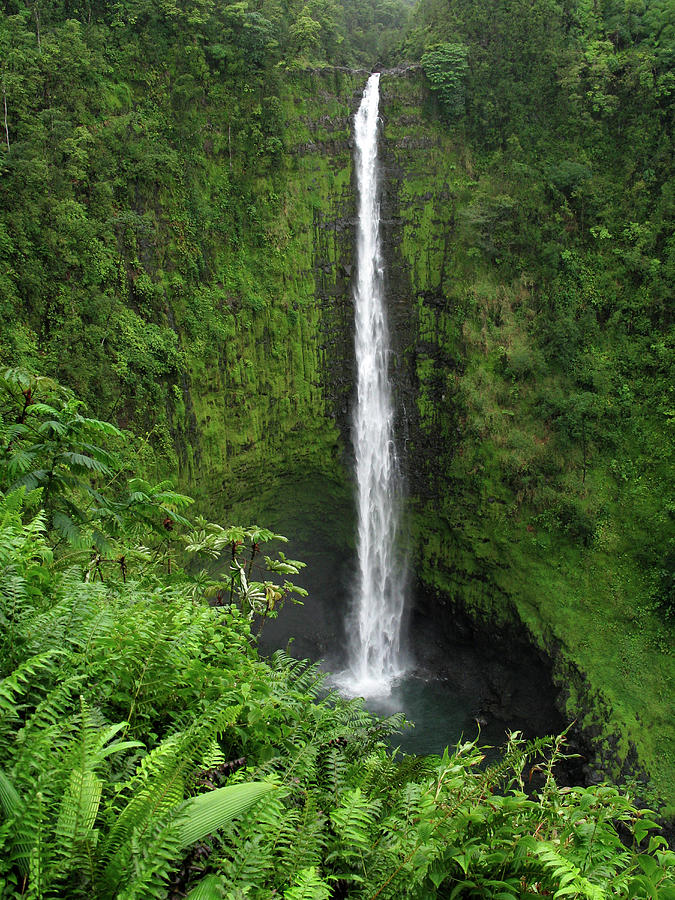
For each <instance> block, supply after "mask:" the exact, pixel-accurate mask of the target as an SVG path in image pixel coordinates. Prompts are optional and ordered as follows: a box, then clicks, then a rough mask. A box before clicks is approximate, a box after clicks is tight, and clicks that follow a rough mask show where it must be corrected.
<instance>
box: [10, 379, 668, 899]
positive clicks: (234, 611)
mask: <svg viewBox="0 0 675 900" xmlns="http://www.w3.org/2000/svg"><path fill="white" fill-rule="evenodd" d="M0 390H1V394H0V447H1V448H2V450H1V453H2V455H1V457H0V622H1V623H2V630H1V632H0V649H1V653H0V676H1V680H0V809H2V813H3V818H2V822H1V823H0V849H1V850H2V852H1V853H0V859H1V861H0V896H2V897H3V898H12V897H35V898H43V897H44V898H48V897H73V898H75V897H83V898H84V897H87V898H107V897H109V898H114V897H120V898H134V897H137V898H148V897H167V896H170V897H174V898H179V897H189V898H192V900H198V898H202V900H211V898H230V900H236V898H243V897H260V898H263V897H265V898H266V897H269V896H279V897H281V896H283V897H284V898H286V900H301V898H302V900H322V898H323V900H326V898H328V897H346V896H351V897H364V898H365V897H370V898H375V897H383V898H384V897H389V898H402V897H411V898H422V897H429V898H431V897H458V896H460V897H476V898H478V897H495V898H496V897H500V898H507V897H509V898H517V897H523V896H535V895H536V896H542V895H549V896H552V895H555V896H557V897H567V896H570V897H579V898H582V897H583V898H590V900H601V898H604V897H607V896H617V897H626V898H628V897H642V898H664V900H667V898H672V897H673V896H675V866H674V863H675V853H674V852H673V851H670V850H668V849H667V847H666V844H665V841H664V839H663V838H661V837H659V836H657V835H655V834H654V833H653V832H654V830H655V827H656V826H655V824H654V823H653V821H652V819H651V813H650V812H649V811H648V810H645V809H642V810H638V809H636V807H635V806H634V804H633V803H632V802H631V800H630V799H629V798H628V797H626V796H623V795H622V794H620V793H619V792H618V791H617V789H615V788H613V787H609V786H600V787H595V788H589V789H585V788H581V787H572V788H570V787H559V786H558V785H557V784H556V780H555V762H556V760H558V759H559V758H560V757H561V755H562V754H564V736H563V737H559V738H555V739H553V738H550V739H541V740H538V741H535V742H533V743H525V742H524V741H523V740H522V739H521V738H520V737H519V735H518V734H514V735H512V736H511V739H510V741H509V743H508V745H507V746H506V747H505V749H504V754H503V757H502V758H501V760H500V761H499V762H497V763H495V764H493V765H491V766H490V767H488V768H485V767H484V766H482V765H481V762H482V760H483V756H482V754H481V752H480V750H479V749H478V748H477V747H476V745H475V744H474V743H462V744H460V745H458V746H457V748H455V749H454V750H453V751H452V752H449V751H446V752H445V753H444V754H443V756H442V757H429V758H418V757H407V756H402V755H400V754H398V753H396V752H393V753H392V752H391V750H390V749H389V748H388V746H387V738H388V737H389V736H391V735H392V734H395V733H396V732H397V730H399V729H400V728H401V727H402V725H403V722H402V720H401V717H400V716H394V717H392V718H391V719H389V720H380V719H377V718H375V717H373V716H371V715H370V714H369V713H367V712H366V711H365V710H364V709H363V706H362V701H361V700H353V701H349V702H348V701H346V700H343V699H341V698H340V697H339V696H337V695H336V694H334V693H332V692H328V693H326V692H325V690H324V689H322V680H323V679H322V677H321V676H320V675H319V674H318V673H317V671H316V669H315V667H313V666H308V665H307V663H302V662H298V661H296V660H293V659H291V658H289V657H287V656H286V655H284V654H281V653H279V654H277V655H276V656H275V657H274V658H273V659H272V660H269V661H263V660H261V659H260V658H259V657H258V655H257V652H256V649H255V637H254V636H253V632H255V631H256V630H257V629H258V628H259V627H260V625H261V624H262V623H263V622H264V618H265V616H267V615H270V614H274V611H275V610H274V602H275V600H276V601H277V602H282V601H283V600H284V599H285V598H286V597H287V596H288V595H289V594H291V593H292V592H293V586H292V585H291V584H290V583H289V582H288V581H287V580H286V579H285V577H284V576H285V575H287V574H294V573H297V571H298V568H299V565H300V564H299V563H297V562H295V561H289V560H286V559H285V557H284V556H283V555H282V554H279V557H278V558H270V557H264V565H263V566H260V565H259V564H258V563H259V561H260V560H261V557H260V555H259V545H260V544H261V543H264V542H265V541H268V540H270V539H271V538H272V537H277V538H278V536H274V535H272V534H271V533H269V532H265V531H263V530H261V529H256V528H251V529H241V528H237V527H233V528H228V529H223V528H220V527H219V526H217V525H215V524H208V523H204V522H203V521H202V522H199V523H197V525H196V527H195V525H194V524H193V523H191V522H190V521H189V520H188V519H187V518H186V516H185V511H186V507H188V506H189V502H190V501H189V498H187V497H185V496H184V495H180V494H176V493H175V492H173V491H170V490H169V489H168V487H167V486H166V485H159V486H154V487H151V486H149V485H147V484H144V483H140V480H139V479H138V478H137V477H136V476H134V475H133V474H130V473H129V466H130V461H131V460H132V459H133V443H132V444H131V445H130V444H128V443H127V441H126V440H125V437H124V435H122V434H121V433H120V432H119V431H118V430H117V428H116V427H114V426H112V425H110V424H108V423H105V422H102V421H100V420H97V419H92V418H89V417H87V416H85V415H84V414H83V409H82V406H81V404H78V403H77V402H76V401H75V400H74V399H73V397H72V395H71V394H70V393H69V392H67V391H65V390H64V389H62V388H60V386H58V385H57V384H55V383H54V382H51V381H49V380H48V379H44V378H35V377H31V376H29V375H28V374H27V373H25V372H23V371H20V370H9V371H8V372H6V373H5V375H4V377H3V379H2V382H1V383H0ZM111 437H114V438H115V439H116V440H117V447H116V451H115V452H114V453H113V452H111V451H110V450H108V449H106V450H104V449H102V447H101V445H100V442H101V441H104V442H105V443H106V444H108V443H109V439H110V438H111ZM172 545H173V546H172ZM178 545H182V546H183V548H184V550H185V552H186V553H187V554H188V556H191V557H195V558H198V557H199V556H202V558H205V559H207V558H208V557H209V556H212V555H218V554H220V553H222V552H224V553H225V555H226V557H227V558H228V559H229V560H230V564H229V567H226V569H227V570H226V572H225V573H224V574H223V575H222V576H220V578H219V579H217V580H215V581H214V579H213V577H210V576H208V575H207V574H206V572H205V571H200V572H198V573H197V570H196V568H195V567H194V566H192V567H191V568H190V569H189V570H186V569H184V568H181V567H179V566H177V564H176V547H177V546H178ZM182 558H183V559H185V558H186V557H185V554H183V555H182ZM172 560H173V562H172ZM261 569H262V577H263V579H264V580H261V581H257V580H256V581H254V580H253V578H257V577H258V575H259V573H260V570H261ZM266 576H269V577H266ZM209 598H210V599H211V602H209Z"/></svg>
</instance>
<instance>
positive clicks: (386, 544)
mask: <svg viewBox="0 0 675 900" xmlns="http://www.w3.org/2000/svg"><path fill="white" fill-rule="evenodd" d="M379 81H380V76H379V73H376V74H374V75H371V76H370V78H369V79H368V83H367V85H366V89H365V91H364V93H363V99H362V101H361V105H360V107H359V110H358V112H357V114H356V121H355V145H356V173H357V183H358V193H359V210H358V212H359V218H358V236H357V260H356V263H357V281H356V285H355V288H354V308H355V324H356V337H355V350H356V363H357V405H356V410H355V413H354V423H353V440H354V450H355V454H356V481H357V486H358V493H357V507H358V510H357V513H358V577H357V588H356V596H355V602H354V608H353V613H352V619H351V621H350V623H349V630H350V659H349V669H348V671H347V672H346V673H345V674H344V676H343V686H344V687H345V688H346V689H347V690H348V691H349V692H350V693H353V694H360V695H364V696H373V695H378V694H386V693H388V692H389V691H390V689H391V684H392V681H393V680H394V679H395V678H396V676H398V675H400V674H402V669H403V666H402V662H401V659H400V635H401V619H402V616H403V609H404V599H405V597H404V594H405V576H404V569H405V566H404V564H403V561H402V559H401V555H400V549H399V546H398V545H399V540H398V538H399V531H400V495H401V484H400V475H399V469H398V465H397V459H396V447H395V443H394V404H393V400H392V391H391V384H390V381H389V373H388V368H389V365H388V364H389V355H390V351H389V336H388V330H387V321H386V313H385V306H384V295H383V262H382V252H381V244H380V194H379V166H378V156H377V132H378V107H379Z"/></svg>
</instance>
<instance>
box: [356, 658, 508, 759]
mask: <svg viewBox="0 0 675 900" xmlns="http://www.w3.org/2000/svg"><path fill="white" fill-rule="evenodd" d="M478 702H479V698H477V697H476V698H473V700H472V698H469V697H467V696H466V695H465V694H463V693H459V692H457V691H455V690H453V689H452V687H451V686H450V685H449V684H448V683H447V682H444V681H439V680H437V679H433V678H423V677H421V676H418V675H408V676H404V677H402V678H401V679H399V680H398V681H397V682H395V683H394V685H393V686H392V690H391V693H390V694H389V695H387V696H380V697H369V698H367V699H366V701H365V705H366V707H367V708H368V709H369V710H370V711H371V712H374V713H376V714H377V715H380V716H390V715H392V714H393V713H397V712H402V713H403V714H404V715H405V717H406V719H407V720H408V721H409V722H410V726H408V727H405V728H404V729H403V731H402V732H401V733H400V734H394V735H392V737H391V740H390V743H391V745H392V746H393V747H400V748H401V750H403V752H404V753H416V754H420V755H423V754H429V753H434V754H439V755H440V754H442V753H443V751H444V749H445V748H446V747H450V748H452V747H454V745H455V744H457V743H458V742H459V741H460V740H464V741H466V740H474V739H475V738H477V737H478V738H479V743H480V744H481V745H488V746H492V747H499V746H501V745H502V744H503V743H504V742H505V740H506V730H507V726H506V724H505V723H504V722H501V721H498V720H497V719H492V720H486V719H485V718H484V717H483V716H482V715H480V714H477V707H476V704H477V703H478ZM479 719H480V720H481V721H480V724H479Z"/></svg>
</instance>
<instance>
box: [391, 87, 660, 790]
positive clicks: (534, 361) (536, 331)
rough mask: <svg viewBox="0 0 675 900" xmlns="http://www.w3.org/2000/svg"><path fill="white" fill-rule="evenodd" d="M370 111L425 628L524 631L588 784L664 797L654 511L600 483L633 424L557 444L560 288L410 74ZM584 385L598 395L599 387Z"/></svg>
mask: <svg viewBox="0 0 675 900" xmlns="http://www.w3.org/2000/svg"><path fill="white" fill-rule="evenodd" d="M382 117H383V123H384V124H383V143H382V148H383V158H384V168H385V179H384V180H385V185H386V187H385V194H384V198H383V213H384V219H385V248H386V263H387V271H388V278H389V298H390V303H391V316H392V321H393V322H394V323H395V327H394V333H395V339H396V344H397V351H398V352H397V384H398V390H399V400H400V408H401V411H402V416H401V419H402V420H401V425H400V428H401V436H402V438H403V440H404V441H405V446H406V459H407V468H408V478H409V485H410V518H411V534H412V542H413V555H414V560H415V574H416V576H417V578H418V579H419V581H420V584H421V585H422V587H423V590H422V591H421V592H420V593H419V595H418V610H417V612H418V614H419V615H421V616H422V617H424V618H431V619H433V620H434V621H436V622H438V623H439V629H438V630H439V631H440V632H442V630H443V629H444V628H446V629H448V628H449V629H450V630H452V622H453V621H454V620H455V618H456V617H457V616H458V615H459V616H462V617H463V616H465V615H467V614H468V616H469V618H470V620H472V621H473V622H474V623H475V624H476V627H477V628H478V629H479V630H480V631H481V632H482V633H483V634H485V632H487V633H490V632H492V634H493V635H494V637H495V640H499V636H500V635H501V636H502V637H503V636H504V635H509V634H511V635H512V636H514V638H515V637H516V636H517V635H521V636H522V634H523V631H524V633H525V634H526V635H528V636H529V640H530V641H531V645H532V646H533V648H534V647H537V648H539V650H540V651H542V652H545V653H546V654H547V655H548V656H549V657H550V658H552V659H553V660H554V678H555V679H557V682H558V685H559V688H560V697H559V705H560V707H561V709H563V708H565V707H566V713H567V715H568V716H569V718H570V719H571V718H573V717H574V718H577V719H578V720H579V730H580V732H581V733H582V735H583V737H584V738H585V739H586V740H587V741H589V742H590V743H591V744H592V746H593V757H592V759H591V760H590V763H589V770H588V771H589V774H592V773H593V772H596V771H599V772H600V773H604V774H606V775H608V776H610V777H617V776H618V775H619V773H623V774H624V775H626V774H635V772H636V771H637V770H640V769H641V771H642V772H643V773H644V772H645V771H646V772H648V774H649V776H650V777H651V778H652V779H653V780H654V782H655V783H656V784H657V785H658V788H659V790H661V791H662V792H663V793H664V795H665V796H667V797H669V798H671V799H672V788H671V783H672V779H671V777H670V772H671V771H672V767H673V760H674V759H675V745H674V744H673V736H672V733H671V729H670V726H669V724H668V720H669V713H668V708H667V707H668V704H667V701H666V702H664V700H665V698H666V697H667V696H668V695H669V694H671V692H672V689H673V667H672V663H671V661H670V658H669V655H668V653H667V651H666V648H667V646H668V644H669V637H668V630H667V625H664V624H663V623H662V620H660V619H659V616H658V615H654V613H653V610H654V605H653V600H652V599H650V598H651V597H652V596H653V594H652V591H653V587H650V584H651V582H650V576H649V575H648V574H647V573H646V572H645V570H644V561H645V559H646V558H647V554H648V553H649V547H650V543H649V540H650V539H645V535H644V533H643V536H642V537H640V538H637V541H638V542H640V541H642V542H643V543H642V544H640V546H641V547H642V549H641V550H639V549H638V547H637V545H636V543H635V541H636V538H635V537H634V535H635V534H636V533H637V531H638V528H639V527H640V526H639V525H638V524H637V523H639V522H640V521H641V520H642V517H643V516H653V515H654V512H647V509H648V503H647V500H646V497H647V494H646V493H642V495H641V497H638V496H637V495H636V494H631V493H630V491H629V489H628V488H627V487H626V485H625V483H624V484H621V483H619V484H617V480H616V479H615V478H614V477H613V475H612V472H613V471H614V467H615V465H616V460H614V461H612V456H613V455H617V456H618V455H619V453H625V454H626V455H632V454H634V453H635V452H636V451H635V448H634V447H633V446H632V444H631V440H632V438H631V437H630V436H629V431H628V430H627V431H626V432H625V435H627V437H623V438H621V437H619V438H618V439H617V438H615V440H617V441H618V444H619V446H620V447H621V449H620V450H619V449H618V447H617V444H614V445H613V446H612V445H611V444H610V449H609V452H608V451H607V449H606V447H603V444H602V441H603V437H602V433H601V432H596V436H595V437H594V438H588V432H587V431H585V430H584V427H586V428H588V427H590V426H588V425H587V426H583V419H582V427H581V429H580V430H579V434H578V437H577V439H576V441H575V440H573V441H571V442H570V441H569V439H568V435H569V433H570V426H569V420H568V421H567V422H565V420H564V419H563V418H562V417H561V416H558V415H557V414H556V412H555V411H556V409H557V410H560V409H561V408H562V407H563V406H564V404H568V408H569V407H571V406H572V405H573V403H574V402H576V400H575V399H574V396H575V395H574V391H575V390H577V391H578V387H575V385H574V381H573V380H571V379H569V377H568V376H566V375H565V374H564V372H563V371H561V369H560V368H559V367H557V366H556V360H555V358H554V356H553V357H551V358H550V359H548V358H547V357H546V356H545V355H544V351H543V350H542V342H541V338H540V334H541V332H542V330H544V329H543V328H542V322H543V321H545V322H546V323H547V324H549V323H554V327H559V328H560V329H561V330H562V336H561V344H560V347H561V348H562V349H561V350H560V351H558V352H560V353H564V352H565V351H566V350H567V349H569V345H570V344H572V342H573V341H574V340H575V339H576V340H578V338H575V337H574V328H576V327H577V326H576V323H574V322H571V324H569V323H568V325H567V326H566V325H565V321H567V320H565V319H564V316H563V315H562V314H561V312H560V309H561V307H562V308H564V303H565V302H566V301H565V295H564V291H565V290H568V289H569V288H568V287H563V290H562V291H561V294H560V299H559V300H557V301H556V302H557V303H560V304H561V307H556V306H555V305H553V303H552V301H550V300H549V301H548V302H549V303H550V304H551V305H549V306H548V307H547V306H546V303H545V302H543V300H544V298H546V297H547V296H548V297H551V296H555V291H556V290H558V289H559V288H558V287H557V286H554V285H553V283H552V282H551V281H549V280H548V279H547V277H546V276H545V275H544V274H542V270H541V269H539V268H538V267H537V266H536V265H535V264H534V263H533V261H532V260H533V255H532V253H531V252H530V251H531V250H532V251H534V253H535V255H536V252H537V250H536V248H534V247H528V246H527V243H526V241H524V237H526V236H527V229H528V223H527V220H526V214H525V213H523V212H522V211H521V210H519V203H518V197H519V190H522V188H519V187H518V185H517V184H515V183H514V182H513V179H508V178H506V177H504V175H503V174H501V173H499V171H497V174H495V167H494V166H491V167H490V166H486V165H485V161H484V160H483V161H482V165H479V164H478V163H477V162H476V163H474V160H473V158H472V148H471V146H470V145H469V144H468V143H467V142H466V140H465V139H464V138H463V136H462V134H461V132H460V131H459V130H458V129H454V130H451V129H447V128H443V127H440V126H439V122H438V117H437V115H436V111H435V110H434V108H433V105H432V103H431V101H430V99H429V96H428V94H427V92H426V90H425V87H424V83H423V79H422V78H421V76H420V75H419V73H416V72H414V71H410V72H408V73H406V74H400V73H399V74H398V75H396V76H391V77H389V76H386V75H385V76H383V78H382ZM524 190H525V192H527V191H528V190H529V188H528V186H527V184H525V187H524ZM541 214H542V215H546V212H545V207H544V206H542V213H541ZM561 243H562V241H561ZM563 258H565V254H564V253H563ZM585 265H586V266H587V267H588V271H592V267H593V265H597V261H590V260H589V261H588V262H586V263H585ZM591 317H592V321H591V319H589V320H588V322H587V324H586V325H585V327H586V328H588V329H589V331H590V332H592V333H593V335H594V337H593V342H594V345H595V348H596V350H595V352H597V348H598V347H602V346H603V342H605V343H604V346H605V347H606V350H605V359H606V358H607V356H608V355H609V354H610V353H611V352H612V343H611V341H612V338H611V336H608V337H607V338H605V337H604V336H603V333H602V329H601V328H600V329H598V325H597V324H596V323H595V316H594V314H593V313H592V312H591ZM558 321H559V324H556V323H558ZM565 327H567V328H569V333H568V335H565V333H564V329H565ZM566 342H567V343H566ZM546 352H550V351H546ZM598 355H599V357H600V358H601V359H602V355H601V354H598ZM586 358H588V355H587V357H586ZM575 365H577V366H578V365H579V363H576V364H575ZM581 365H583V363H582V364H581ZM556 372H557V374H556ZM586 377H587V378H588V379H589V383H592V384H593V385H594V387H592V388H591V391H593V392H597V393H599V394H600V395H601V396H602V391H603V388H602V376H600V375H599V374H597V373H596V374H594V375H592V376H586ZM591 379H594V380H593V381H591ZM568 391H569V396H568V394H567V392H568ZM576 396H579V395H578V394H577V395H576ZM589 396H591V395H589V394H588V393H586V394H584V398H585V399H587V398H588V397H589ZM594 399H595V398H594ZM595 402H600V403H606V404H608V406H609V407H610V408H611V406H612V405H613V404H615V403H616V400H615V399H614V398H613V396H612V394H611V392H609V393H608V394H606V395H605V397H604V399H603V400H595ZM643 414H644V413H643ZM645 431H647V429H645ZM652 433H656V432H652ZM664 438H665V435H664V436H663V438H658V439H657V440H656V443H655V445H654V447H653V453H654V457H655V458H656V459H660V452H661V451H660V449H659V447H660V446H661V445H660V444H659V441H660V440H662V439H664ZM591 441H593V449H592V450H590V449H589V446H590V443H591ZM640 452H644V450H642V451H640ZM650 490H651V491H652V492H656V491H657V490H658V488H657V479H656V480H654V482H653V483H651V484H650V487H649V488H647V487H646V486H645V491H647V492H648V491H650ZM656 496H657V494H656V493H654V495H653V499H654V501H655V505H654V506H653V507H649V508H650V509H652V510H656V509H657V503H656ZM655 524H656V521H655V520H654V525H655ZM650 611H651V612H650ZM440 640H442V638H441V639H440ZM508 643H509V642H508V640H507V641H506V642H504V644H503V646H504V652H505V653H506V654H508ZM644 709H648V710H649V713H648V715H649V720H650V721H649V723H646V722H645V720H644V718H643V715H644V714H643V710H644ZM636 748H637V749H636ZM661 748H663V749H661ZM638 759H639V763H638V762H637V760H638Z"/></svg>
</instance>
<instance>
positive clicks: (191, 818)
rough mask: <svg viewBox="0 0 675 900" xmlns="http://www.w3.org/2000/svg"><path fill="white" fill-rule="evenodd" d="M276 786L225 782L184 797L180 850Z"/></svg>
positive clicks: (262, 783)
mask: <svg viewBox="0 0 675 900" xmlns="http://www.w3.org/2000/svg"><path fill="white" fill-rule="evenodd" d="M275 789H276V788H275V785H273V784H268V783H267V782H264V781H251V782H248V783H247V784H234V785H228V786H227V787H223V788H218V789H217V790H215V791H209V792H208V793H206V794H200V795H199V796H198V797H192V798H191V799H190V800H187V801H186V802H185V804H184V805H183V808H182V810H181V815H180V820H179V822H178V837H179V841H180V847H181V849H185V848H186V847H189V846H190V845H191V844H194V843H196V842H197V841H201V840H202V839H203V838H205V837H206V836H207V835H208V834H211V833H212V832H214V831H217V830H218V829H219V828H222V827H223V825H227V823H228V822H230V821H232V819H234V818H236V817H237V816H240V815H241V814H242V813H245V812H246V811H247V810H248V809H250V807H251V806H253V804H254V803H257V802H258V800H260V799H261V798H262V797H264V796H265V794H269V793H270V791H273V790H275Z"/></svg>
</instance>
